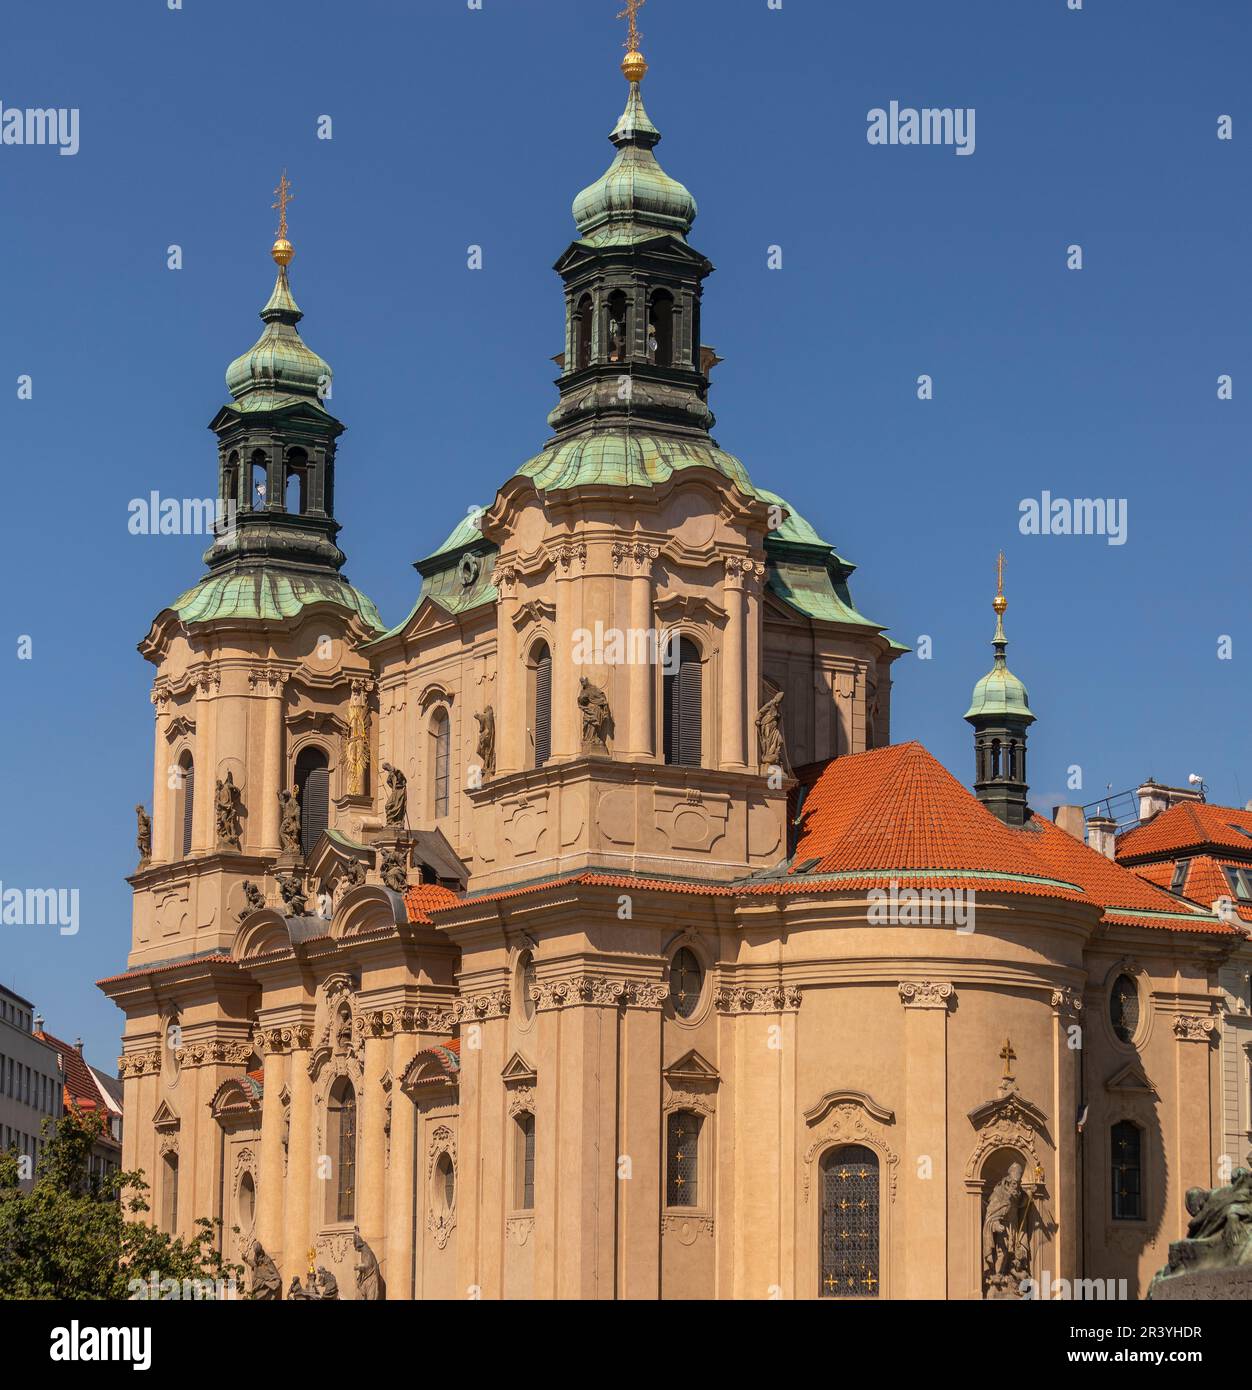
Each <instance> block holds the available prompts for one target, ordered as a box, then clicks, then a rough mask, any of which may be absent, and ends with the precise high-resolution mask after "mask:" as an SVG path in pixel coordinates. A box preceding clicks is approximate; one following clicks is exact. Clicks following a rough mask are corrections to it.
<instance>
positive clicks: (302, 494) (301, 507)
mask: <svg viewBox="0 0 1252 1390" xmlns="http://www.w3.org/2000/svg"><path fill="white" fill-rule="evenodd" d="M283 502H284V505H285V506H286V508H287V510H288V511H289V512H294V513H296V514H297V515H303V514H304V513H305V512H307V511H308V509H309V456H308V454H306V453H305V452H304V450H303V449H293V450H292V451H291V453H290V454H288V455H287V488H286V496H285V497H284V498H283Z"/></svg>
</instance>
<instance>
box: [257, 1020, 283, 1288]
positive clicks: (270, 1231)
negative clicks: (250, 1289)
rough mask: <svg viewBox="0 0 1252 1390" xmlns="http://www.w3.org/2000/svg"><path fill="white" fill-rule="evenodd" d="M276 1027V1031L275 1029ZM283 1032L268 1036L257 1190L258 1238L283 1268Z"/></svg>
mask: <svg viewBox="0 0 1252 1390" xmlns="http://www.w3.org/2000/svg"><path fill="white" fill-rule="evenodd" d="M276 1031H277V1030H275V1032H276ZM281 1046H282V1041H281V1034H279V1035H278V1036H274V1035H273V1034H270V1035H267V1037H266V1052H265V1090H264V1091H263V1093H262V1095H261V1172H260V1181H259V1183H258V1191H257V1203H258V1206H257V1239H258V1240H260V1242H261V1244H262V1245H263V1246H264V1247H265V1250H266V1253H267V1254H268V1255H269V1256H270V1258H271V1259H272V1260H273V1261H274V1263H275V1264H277V1265H279V1267H280V1268H281V1265H282V1258H283V1235H284V1231H283V1195H284V1188H285V1186H286V1180H285V1178H284V1176H283V1102H282V1091H283V1083H284V1081H285V1073H286V1058H285V1057H284V1056H283V1054H282V1051H281V1050H280V1049H281Z"/></svg>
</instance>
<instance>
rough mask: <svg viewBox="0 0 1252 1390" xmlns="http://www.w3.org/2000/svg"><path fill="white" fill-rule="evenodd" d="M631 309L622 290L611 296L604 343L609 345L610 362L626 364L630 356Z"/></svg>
mask: <svg viewBox="0 0 1252 1390" xmlns="http://www.w3.org/2000/svg"><path fill="white" fill-rule="evenodd" d="M629 312H630V311H629V309H628V307H627V303H626V296H625V294H623V292H622V291H621V290H614V291H613V293H612V294H611V295H609V302H608V305H607V306H606V308H605V322H604V329H605V332H604V341H605V343H607V345H608V358H609V361H610V362H625V361H626V359H627V357H629V355H630V346H629V345H630V325H629V321H628V319H629Z"/></svg>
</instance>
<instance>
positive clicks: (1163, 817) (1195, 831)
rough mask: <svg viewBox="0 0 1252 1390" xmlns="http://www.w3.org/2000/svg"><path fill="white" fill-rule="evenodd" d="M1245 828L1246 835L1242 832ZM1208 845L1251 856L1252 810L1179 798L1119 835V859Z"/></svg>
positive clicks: (1178, 853)
mask: <svg viewBox="0 0 1252 1390" xmlns="http://www.w3.org/2000/svg"><path fill="white" fill-rule="evenodd" d="M1236 827H1238V829H1236ZM1243 830H1246V831H1247V832H1248V833H1247V834H1246V835H1244V834H1241V833H1240V832H1241V831H1243ZM1206 845H1214V846H1217V845H1220V846H1221V847H1222V848H1224V849H1230V850H1234V851H1235V852H1236V853H1237V854H1238V855H1239V856H1240V857H1241V858H1248V859H1252V811H1236V810H1235V808H1234V807H1233V806H1210V805H1209V804H1208V802H1205V801H1180V802H1179V803H1178V805H1176V806H1171V807H1170V808H1169V810H1168V811H1162V812H1161V813H1160V814H1159V815H1157V816H1153V818H1152V819H1151V820H1150V821H1148V822H1147V824H1146V825H1137V826H1135V827H1134V828H1133V829H1131V830H1127V831H1125V832H1124V833H1123V834H1121V835H1119V836H1118V837H1117V857H1118V859H1122V860H1125V859H1130V858H1135V857H1136V856H1138V855H1153V856H1159V855H1171V856H1173V857H1175V858H1185V857H1186V856H1185V855H1184V853H1183V851H1185V850H1190V849H1199V848H1201V847H1202V846H1206Z"/></svg>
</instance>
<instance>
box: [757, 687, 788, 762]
mask: <svg viewBox="0 0 1252 1390" xmlns="http://www.w3.org/2000/svg"><path fill="white" fill-rule="evenodd" d="M782 702H783V692H782V691H781V690H780V691H779V692H778V694H777V695H771V696H770V698H769V699H768V700H766V702H765V703H764V704H763V705H762V706H761V708H760V709H759V710H758V711H757V715H756V737H757V748H758V756H759V757H760V761H761V766H762V767H777V768H781V769H782V770H783V771H786V769H787V748H786V745H785V744H784V742H783V731H782Z"/></svg>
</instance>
